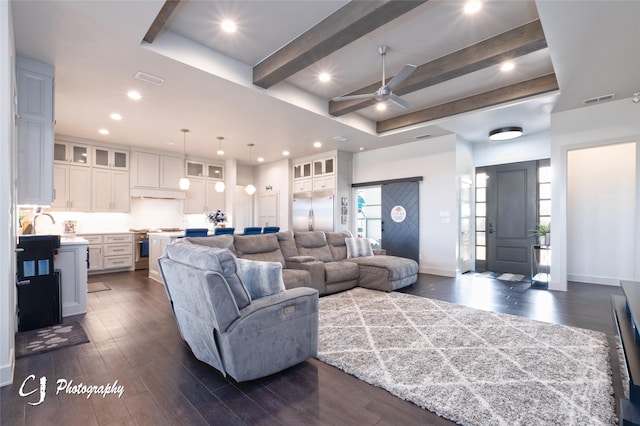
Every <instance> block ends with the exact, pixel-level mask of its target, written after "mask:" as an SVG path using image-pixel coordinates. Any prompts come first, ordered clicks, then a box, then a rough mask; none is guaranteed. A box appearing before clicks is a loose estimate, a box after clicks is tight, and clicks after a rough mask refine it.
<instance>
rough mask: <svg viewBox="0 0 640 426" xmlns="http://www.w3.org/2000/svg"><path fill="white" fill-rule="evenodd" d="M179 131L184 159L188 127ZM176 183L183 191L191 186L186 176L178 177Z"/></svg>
mask: <svg viewBox="0 0 640 426" xmlns="http://www.w3.org/2000/svg"><path fill="white" fill-rule="evenodd" d="M180 131H181V132H182V135H183V136H182V156H183V157H184V158H185V159H186V157H187V133H189V129H180ZM178 185H179V186H180V189H182V190H183V191H186V190H188V189H189V187H190V186H191V182H189V179H187V177H186V176H185V177H181V178H180V182H179V183H178Z"/></svg>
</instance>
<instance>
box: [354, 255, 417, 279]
mask: <svg viewBox="0 0 640 426" xmlns="http://www.w3.org/2000/svg"><path fill="white" fill-rule="evenodd" d="M349 261H350V262H353V263H356V264H358V265H363V266H369V267H374V268H378V269H379V270H380V273H382V274H384V275H386V276H387V278H388V279H389V280H392V281H395V280H399V279H402V278H405V277H409V276H413V275H417V274H418V272H419V269H420V268H419V266H418V263H417V262H416V261H415V260H413V259H407V258H404V257H397V256H371V257H360V258H357V259H350V260H349Z"/></svg>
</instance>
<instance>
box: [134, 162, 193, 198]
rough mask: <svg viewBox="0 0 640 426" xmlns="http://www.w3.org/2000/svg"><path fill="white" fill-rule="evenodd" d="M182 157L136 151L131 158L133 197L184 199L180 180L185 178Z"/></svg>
mask: <svg viewBox="0 0 640 426" xmlns="http://www.w3.org/2000/svg"><path fill="white" fill-rule="evenodd" d="M183 173H184V161H183V159H182V158H180V157H173V156H170V155H162V154H157V153H150V152H138V151H134V152H133V154H132V156H131V193H130V194H131V196H132V197H147V196H155V197H162V198H176V199H184V198H185V194H184V191H182V190H181V189H180V185H179V182H180V178H182V177H184V175H183Z"/></svg>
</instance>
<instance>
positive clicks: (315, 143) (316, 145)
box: [313, 141, 322, 148]
mask: <svg viewBox="0 0 640 426" xmlns="http://www.w3.org/2000/svg"><path fill="white" fill-rule="evenodd" d="M321 146H322V142H319V141H315V142H314V143H313V147H314V148H320V147H321Z"/></svg>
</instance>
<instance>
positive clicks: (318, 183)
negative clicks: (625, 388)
mask: <svg viewBox="0 0 640 426" xmlns="http://www.w3.org/2000/svg"><path fill="white" fill-rule="evenodd" d="M335 187H336V177H335V176H324V177H319V178H314V179H313V190H314V191H324V190H327V189H334V188H335Z"/></svg>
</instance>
